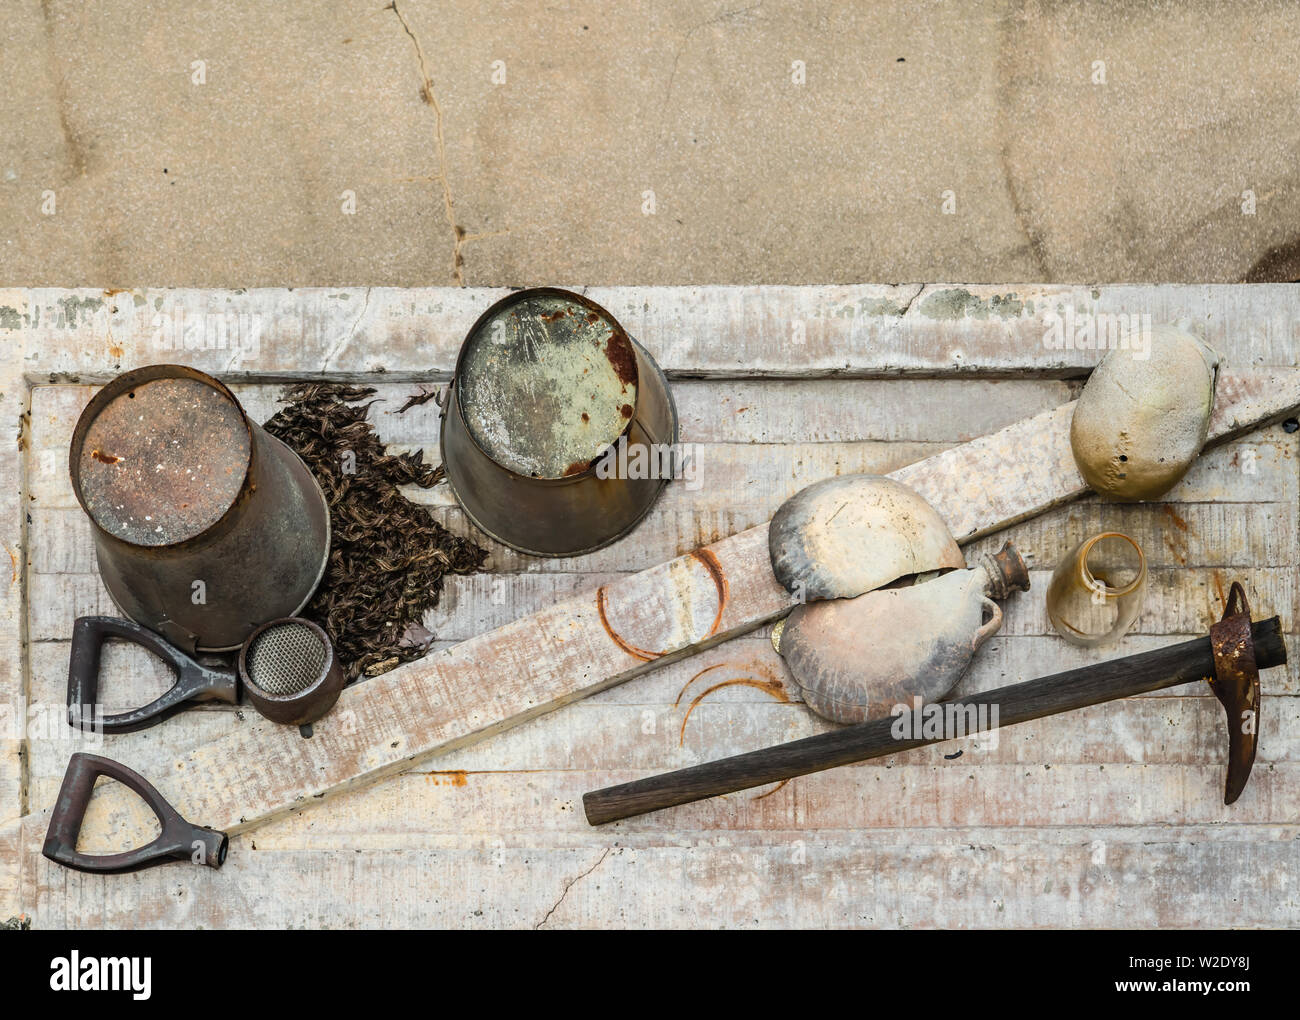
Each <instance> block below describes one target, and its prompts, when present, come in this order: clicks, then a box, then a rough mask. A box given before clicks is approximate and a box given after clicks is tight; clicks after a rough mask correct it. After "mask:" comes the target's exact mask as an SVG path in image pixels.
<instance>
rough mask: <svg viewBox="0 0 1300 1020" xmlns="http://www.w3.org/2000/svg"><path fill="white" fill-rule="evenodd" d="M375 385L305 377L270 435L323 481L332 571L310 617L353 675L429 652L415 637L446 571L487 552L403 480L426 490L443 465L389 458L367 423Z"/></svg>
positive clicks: (416, 456)
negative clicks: (407, 492)
mask: <svg viewBox="0 0 1300 1020" xmlns="http://www.w3.org/2000/svg"><path fill="white" fill-rule="evenodd" d="M374 392H375V391H374V390H373V389H369V388H365V387H359V386H343V385H336V384H332V383H304V384H301V385H298V386H294V387H291V388H290V389H289V390H287V391H286V392H285V394H284V395H283V396H282V397H281V398H280V399H281V402H283V403H287V404H288V406H287V407H285V408H284V409H283V410H281V411H279V412H277V413H276V415H275V416H274V417H273V418H272V419H271V420H270V421H268V422H267V423H266V426H265V427H266V431H267V432H269V433H271V435H273V436H275V437H276V438H277V439H280V440H281V441H282V442H284V443H286V444H287V445H288V446H290V447H291V448H292V449H293V450H294V451H295V452H296V453H297V454H298V456H300V457H301V458H302V459H303V461H304V462H305V463H306V464H307V466H308V467H309V468H310V469H311V472H312V474H314V475H315V476H316V480H317V481H318V482H319V483H320V487H321V489H322V490H323V491H324V493H325V499H326V501H327V502H328V503H329V510H330V528H331V537H330V557H329V565H328V567H326V570H325V577H324V578H323V579H322V581H321V584H320V587H319V588H318V589H317V591H316V594H315V595H314V596H313V597H312V600H311V602H310V604H309V605H308V606H307V608H306V609H305V610H304V612H303V615H304V616H306V617H308V618H309V619H312V620H315V621H316V622H317V623H319V624H320V625H321V626H322V627H323V628H324V629H325V632H326V633H327V634H328V635H329V636H330V640H331V641H333V642H334V648H335V650H336V652H337V654H338V657H339V661H340V662H341V663H342V664H343V666H344V668H345V669H346V670H347V674H348V679H349V680H354V679H356V678H357V677H358V676H361V675H362V674H365V675H366V676H377V675H378V674H380V673H385V672H387V671H388V670H390V669H392V668H394V667H395V666H397V665H400V664H401V663H404V662H410V661H411V660H413V659H418V658H420V656H422V655H424V654H425V653H426V652H428V650H429V644H430V642H431V641H432V640H433V638H432V636H428V637H425V638H424V639H423V640H413V639H412V638H411V637H410V634H409V632H410V631H412V630H417V631H419V630H420V627H421V621H422V620H423V618H424V614H425V613H426V612H427V611H428V610H430V609H432V608H434V607H435V606H437V604H438V600H439V598H440V597H441V595H442V585H443V578H444V577H445V575H447V574H472V573H475V572H476V571H478V570H479V569H481V568H482V565H483V560H484V559H485V558H486V556H487V550H486V549H483V548H482V547H481V546H479V545H477V544H475V543H474V542H472V541H470V540H469V539H465V538H459V537H457V536H456V535H453V534H452V533H451V532H450V531H448V530H447V529H446V528H444V527H443V526H442V525H441V524H439V523H438V522H437V521H436V520H434V519H433V516H432V514H430V513H429V510H428V509H427V508H426V507H423V506H420V505H419V504H416V503H412V502H411V501H410V500H409V499H407V498H406V497H405V496H403V495H402V493H401V492H400V491H399V489H398V486H399V485H419V486H421V487H423V488H429V487H430V486H432V485H435V484H437V482H438V481H439V479H440V478H441V477H442V468H441V467H436V468H435V467H431V466H429V465H427V464H425V463H424V451H422V450H417V451H416V452H415V453H404V454H399V455H389V454H386V453H385V452H384V446H383V444H382V443H381V442H380V441H379V436H378V435H377V434H376V433H375V428H374V426H373V425H372V424H371V423H370V422H369V421H368V416H369V412H370V406H371V404H372V403H374V401H371V402H370V403H364V404H359V403H358V402H359V401H364V400H365V399H366V398H367V397H370V396H373V395H374Z"/></svg>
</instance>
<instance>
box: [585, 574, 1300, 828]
mask: <svg viewBox="0 0 1300 1020" xmlns="http://www.w3.org/2000/svg"><path fill="white" fill-rule="evenodd" d="M1285 662H1286V646H1285V645H1284V644H1283V641H1282V627H1281V624H1280V622H1279V620H1278V618H1277V617H1276V616H1274V617H1272V618H1271V619H1268V620H1264V621H1262V622H1259V623H1252V621H1251V619H1250V607H1249V605H1248V604H1247V602H1246V595H1245V592H1244V591H1243V590H1242V587H1241V585H1240V584H1237V583H1234V584H1233V585H1232V590H1231V593H1230V594H1229V596H1228V604H1227V606H1226V607H1225V609H1224V614H1223V619H1222V620H1220V621H1219V622H1218V623H1216V624H1214V625H1213V626H1212V627H1211V628H1210V633H1209V636H1208V637H1203V638H1196V639H1194V640H1191V641H1185V642H1183V643H1181V644H1177V645H1170V646H1169V647H1167V648H1158V649H1155V650H1154V651H1150V652H1144V653H1142V654H1141V655H1129V656H1126V657H1124V658H1120V659H1111V660H1110V661H1108V662H1102V663H1097V664H1096V665H1091V666H1084V667H1081V668H1079V669H1072V670H1069V671H1067V672H1064V673H1057V674H1054V675H1053V676H1047V677H1041V678H1040V679H1038V680H1030V681H1028V682H1026V683H1021V684H1013V685H1011V686H1009V687H999V688H998V689H997V690H992V691H986V692H984V693H983V694H974V695H971V696H970V697H967V698H961V699H958V700H955V701H950V702H938V703H935V704H934V705H933V706H930V707H931V708H938V709H940V710H942V715H943V716H944V717H945V718H946V719H974V720H985V721H987V720H989V719H990V718H991V719H992V722H991V724H989V725H983V726H981V727H979V728H983V729H995V728H998V727H1002V726H1014V725H1015V724H1016V723H1022V722H1029V721H1030V720H1033V719H1041V718H1043V717H1044V716H1048V715H1057V714H1058V713H1061V712H1072V711H1074V710H1075V709H1077V708H1087V707H1088V706H1089V705H1100V704H1102V703H1103V702H1106V701H1114V700H1116V699H1118V698H1127V697H1131V696H1132V695H1135V694H1144V693H1146V692H1148V691H1159V690H1164V689H1165V688H1168V687H1177V686H1179V685H1181V684H1187V683H1193V682H1195V681H1197V680H1202V679H1203V680H1206V681H1207V682H1208V683H1209V684H1210V687H1211V689H1212V690H1213V691H1214V694H1215V696H1216V697H1217V698H1218V699H1219V701H1220V702H1221V703H1222V704H1223V709H1224V712H1225V713H1226V715H1227V723H1228V775H1227V781H1226V785H1225V790H1224V797H1223V802H1224V803H1225V804H1231V803H1232V802H1233V801H1235V800H1236V799H1237V798H1238V797H1239V796H1241V791H1242V790H1243V789H1244V788H1245V786H1246V780H1247V779H1249V778H1250V769H1251V766H1252V765H1253V764H1254V763H1255V745H1256V741H1257V739H1258V734H1259V671H1260V670H1261V669H1266V668H1269V667H1272V666H1281V665H1283V664H1285ZM990 710H993V711H992V713H990ZM910 711H913V712H914V713H916V711H917V710H915V709H913V710H910ZM918 714H919V713H918ZM900 722H902V723H904V724H906V725H902V726H900ZM919 723H920V720H903V719H900V717H897V716H896V717H890V718H885V719H874V720H872V721H870V722H865V723H859V724H858V725H855V726H848V727H845V728H843V729H839V730H834V731H832V732H830V733H821V734H818V735H817V736H813V737H805V738H804V739H802V740H794V741H791V742H790V743H786V744H778V745H777V746H776V747H768V748H764V749H763V750H760V751H750V752H748V753H747V754H738V755H735V756H733V757H731V758H722V759H720V760H718V761H714V762H707V763H705V764H703V765H694V766H692V767H690V768H685V769H679V770H678V771H676V772H667V773H664V774H663V775H658V776H651V777H649V778H647V779H638V780H636V781H635V782H631V783H623V784H622V785H620V786H609V787H606V788H604V789H602V790H595V791H593V792H592V793H588V794H586V795H585V796H584V797H583V798H582V803H583V807H584V809H585V810H586V813H587V821H589V822H590V823H591V824H592V825H600V824H602V823H604V822H614V821H618V820H619V819H620V818H629V817H631V816H633V815H640V814H645V813H646V812H648V811H658V810H660V809H661V808H667V807H673V806H674V805H677V804H688V803H690V802H692V801H696V800H703V799H705V798H707V797H717V796H719V795H720V794H724V793H734V792H736V791H738V790H747V789H749V788H751V787H755V786H763V785H765V784H767V783H774V782H777V781H779V780H783V779H792V778H794V777H795V776H803V775H807V774H808V773H810V772H821V771H823V770H824V769H831V768H835V767H836V766H838V765H849V764H852V763H854V762H859V761H866V760H867V759H869V758H880V757H884V756H885V755H890V754H897V753H899V752H901V751H910V750H911V749H912V748H914V747H924V746H926V745H928V744H937V743H940V742H941V741H944V740H950V739H953V738H954V737H956V736H966V735H970V734H971V733H973V732H975V731H976V728H975V727H968V728H966V729H965V730H964V732H961V733H953V732H951V730H950V729H948V728H946V727H939V729H940V732H938V733H934V732H932V730H931V728H930V727H929V726H927V725H922V724H919ZM900 731H901V732H902V733H903V734H904V735H903V736H901V737H900V736H899V733H900Z"/></svg>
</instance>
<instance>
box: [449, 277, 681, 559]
mask: <svg viewBox="0 0 1300 1020" xmlns="http://www.w3.org/2000/svg"><path fill="white" fill-rule="evenodd" d="M533 297H559V298H564V299H565V300H570V301H573V302H575V303H577V304H580V305H582V306H583V307H585V308H587V309H588V310H589V311H593V312H595V313H596V314H597V315H599V316H600V317H601V318H602V319H604V320H605V321H606V322H608V323H609V324H610V325H611V326H613V327H614V332H615V333H616V334H618V335H621V336H622V337H623V339H625V340H627V341H628V342H629V343H630V344H632V346H633V347H634V348H635V349H636V351H637V353H638V354H641V355H644V356H645V357H646V358H649V359H650V361H651V362H652V363H654V359H652V358H650V355H649V352H648V351H646V349H645V348H644V347H642V346H641V345H640V344H639V343H638V342H637V341H636V340H634V339H633V338H632V335H631V334H630V333H628V331H627V330H626V329H624V328H623V324H622V323H621V322H619V321H618V319H616V318H615V317H614V316H613V314H612V313H611V312H610V311H609V309H607V308H606V307H605V306H604V305H601V304H599V303H598V302H596V301H593V300H592V299H591V298H589V297H586V296H585V295H583V294H577V293H575V292H574V291H571V290H565V289H564V288H563V287H525V288H523V289H521V290H516V291H511V292H510V293H509V294H507V295H506V296H505V297H503V298H499V299H498V300H496V301H493V302H492V304H491V305H490V306H489V307H488V308H487V310H486V311H484V312H483V314H482V315H480V316H479V317H478V318H477V319H475V320H474V325H472V326H470V328H469V330H468V331H467V332H466V333H465V339H464V340H462V341H461V344H460V351H459V352H457V354H456V367H455V368H454V369H453V372H452V377H451V381H450V382H449V383H447V390H448V410H450V403H451V399H452V397H451V391H452V390H455V391H456V394H457V395H458V394H459V392H460V390H459V388H458V387H457V386H456V383H457V380H459V379H460V377H461V373H462V372H463V371H464V367H465V359H466V357H468V355H469V348H470V340H472V339H473V338H474V337H475V336H477V335H478V333H479V331H480V330H481V329H482V328H483V326H484V325H485V324H486V323H487V322H489V321H491V319H492V318H493V317H494V316H495V315H497V314H498V313H499V312H500V311H501V310H502V309H505V308H509V307H510V306H511V305H513V304H517V303H518V302H520V301H524V300H527V299H528V298H533ZM634 364H635V368H636V374H637V378H636V397H635V399H634V401H633V406H632V417H631V418H629V419H628V421H627V424H626V425H624V426H623V429H622V431H620V432H619V434H618V435H617V436H615V437H614V439H613V441H611V442H610V443H608V444H606V446H605V448H604V449H603V450H601V451H600V453H598V454H596V456H594V457H592V458H591V461H590V462H589V463H588V464H587V466H586V467H585V468H584V469H583V470H581V471H575V472H574V473H573V474H571V475H561V476H560V477H558V478H555V477H542V476H540V475H525V474H521V473H520V472H518V471H516V470H515V469H514V468H512V467H510V466H509V465H508V464H502V463H501V461H499V460H497V459H496V457H494V456H492V454H491V453H489V452H488V451H487V450H486V449H484V448H483V444H482V443H481V442H480V441H479V438H478V436H476V435H475V434H474V430H473V429H472V428H470V425H469V422H468V421H467V420H466V418H465V414H464V412H463V411H462V410H461V407H460V401H459V400H456V417H457V418H458V419H460V424H461V425H462V426H463V427H464V429H465V432H466V434H467V435H468V436H469V438H470V439H471V440H472V441H473V443H474V445H475V446H476V447H477V448H478V450H479V452H480V453H482V454H483V456H485V457H486V458H487V459H488V460H490V461H491V462H492V463H493V464H495V465H496V466H497V467H499V468H501V470H503V471H506V472H508V473H509V474H511V475H513V476H514V477H516V478H524V479H527V480H528V481H529V482H540V483H542V484H549V485H566V484H570V483H572V482H576V481H581V480H582V479H584V478H591V477H593V476H594V475H595V473H596V465H597V464H598V463H599V462H600V461H601V460H602V459H603V458H604V457H605V456H607V455H608V454H609V451H610V450H612V449H614V448H615V447H616V446H617V445H618V441H619V440H620V439H626V438H628V436H629V435H630V433H631V431H632V424H633V422H635V421H636V420H637V416H636V412H637V411H639V410H640V408H641V359H640V358H637V359H636V361H635V363H634ZM655 367H656V368H658V367H659V366H658V365H657V364H655ZM659 374H660V375H661V376H663V370H662V369H660V370H659ZM661 381H662V382H663V384H664V389H665V390H667V388H668V380H667V377H666V376H664V377H663V378H662V380H661ZM671 398H672V394H671V392H670V393H669V399H670V401H671ZM672 411H673V425H674V427H673V434H674V439H675V437H676V432H677V428H676V423H677V406H676V404H675V403H673V408H672ZM439 443H440V444H441V434H440V435H439ZM453 491H454V486H453ZM459 498H460V497H459V496H457V499H459ZM462 505H463V504H462ZM638 520H639V518H638ZM475 523H477V522H475ZM485 530H486V529H485ZM493 537H495V536H493ZM515 548H518V547H517V546H516V547H515ZM524 551H525V552H527V551H528V550H524Z"/></svg>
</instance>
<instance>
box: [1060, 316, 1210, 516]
mask: <svg viewBox="0 0 1300 1020" xmlns="http://www.w3.org/2000/svg"><path fill="white" fill-rule="evenodd" d="M1149 339H1150V343H1149V344H1147V343H1144V342H1142V341H1141V338H1140V336H1139V337H1138V338H1137V339H1136V340H1135V341H1134V342H1133V343H1132V344H1131V345H1130V346H1128V347H1126V348H1125V347H1121V348H1117V349H1115V350H1113V351H1111V352H1110V353H1109V354H1107V355H1106V357H1105V358H1103V359H1102V362H1101V364H1100V365H1098V366H1097V368H1096V370H1095V371H1094V372H1093V373H1092V376H1091V377H1090V378H1089V379H1088V382H1087V385H1085V386H1084V388H1083V393H1082V394H1081V395H1080V397H1079V402H1078V405H1077V406H1076V407H1075V409H1074V419H1073V421H1072V422H1071V425H1070V446H1071V448H1072V449H1073V451H1074V460H1075V463H1076V464H1077V465H1078V467H1079V472H1080V473H1081V474H1082V475H1083V477H1084V479H1085V480H1086V481H1087V483H1088V485H1089V486H1090V487H1091V488H1093V489H1094V490H1096V491H1097V492H1098V493H1100V494H1101V495H1103V496H1106V497H1108V498H1110V499H1115V500H1123V501H1133V500H1142V499H1157V498H1158V497H1160V496H1162V495H1164V493H1166V492H1168V491H1169V490H1170V489H1171V488H1173V487H1174V485H1175V484H1177V482H1178V480H1179V479H1180V478H1182V477H1183V475H1184V474H1185V473H1186V472H1187V469H1188V468H1189V467H1190V466H1191V464H1192V461H1194V460H1195V459H1196V457H1197V455H1198V454H1199V453H1200V452H1201V447H1202V446H1204V445H1205V435H1206V430H1207V429H1208V428H1209V424H1210V413H1211V412H1212V411H1213V410H1214V383H1215V377H1216V369H1217V367H1218V363H1219V356H1218V355H1217V354H1216V353H1215V352H1214V351H1213V350H1212V349H1211V348H1209V347H1207V346H1206V345H1205V344H1204V343H1203V342H1202V341H1201V340H1199V339H1198V338H1197V337H1195V336H1193V335H1192V334H1191V333H1188V332H1186V331H1185V330H1182V329H1180V328H1178V327H1176V326H1156V327H1155V328H1153V329H1152V330H1151V331H1150V337H1149Z"/></svg>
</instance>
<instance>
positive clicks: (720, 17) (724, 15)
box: [663, 0, 763, 110]
mask: <svg viewBox="0 0 1300 1020" xmlns="http://www.w3.org/2000/svg"><path fill="white" fill-rule="evenodd" d="M762 6H763V0H758V3H756V4H751V5H750V6H749V7H740V8H737V9H736V10H734V11H722V12H720V13H718V14H715V15H714V16H713V17H711V18H706V19H705V20H704V21H701V22H700V23H699V24H698V25H694V26H692V27H691V28H688V29H687V30H686V34H685V35H684V36H682V44H681V45H680V46H679V47H677V52H676V53H675V54H673V69H672V70H671V71H670V72H669V73H668V87H667V88H666V89H665V90H664V102H663V106H664V108H665V110H666V109H667V107H668V100H670V99H671V98H672V96H673V80H674V79H675V78H676V77H677V65H678V64H679V63H680V62H681V59H682V54H683V53H685V52H686V47H687V44H689V43H690V41H691V36H693V35H694V34H695V33H696V32H698V31H699V30H700V29H702V28H708V27H709V26H710V25H717V24H719V23H721V22H723V21H730V20H731V19H732V18H738V17H740V16H741V15H742V14H748V13H749V12H750V11H756V10H758V9H759V8H760V7H762Z"/></svg>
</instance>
